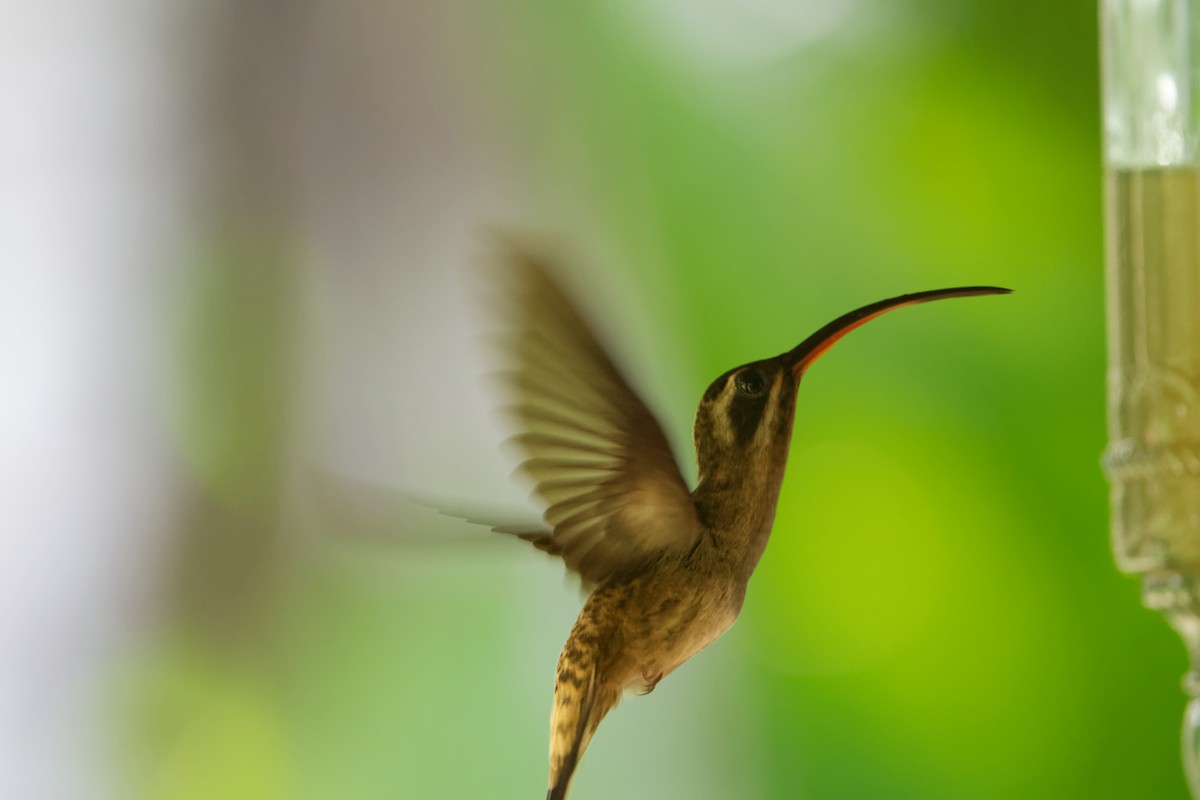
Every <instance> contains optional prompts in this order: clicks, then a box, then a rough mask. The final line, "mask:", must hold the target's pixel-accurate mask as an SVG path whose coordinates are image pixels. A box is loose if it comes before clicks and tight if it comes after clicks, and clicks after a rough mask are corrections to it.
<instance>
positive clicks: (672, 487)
mask: <svg viewBox="0 0 1200 800" xmlns="http://www.w3.org/2000/svg"><path fill="white" fill-rule="evenodd" d="M509 260H510V262H511V269H510V270H509V271H508V273H507V274H508V275H509V276H511V279H512V282H513V284H512V287H511V289H512V295H513V296H512V305H511V316H510V317H509V319H508V322H509V323H510V324H511V326H512V330H511V331H510V332H509V334H508V335H507V336H506V337H504V339H503V343H504V345H505V349H506V350H507V352H508V354H509V356H510V358H511V360H512V364H511V369H510V370H509V371H508V372H506V373H505V378H506V381H505V383H506V387H507V389H508V392H509V396H510V399H511V405H510V406H509V407H508V408H507V410H508V411H509V412H510V415H511V417H512V420H513V421H514V422H515V424H516V426H517V429H518V431H519V432H518V433H517V434H516V435H515V436H513V437H512V438H511V439H510V441H511V442H512V443H513V444H514V445H516V447H517V448H518V449H519V450H520V451H521V454H522V455H523V457H524V460H523V461H522V462H521V465H520V468H519V469H520V471H521V472H522V473H524V474H525V475H526V476H527V477H528V478H529V479H530V480H531V481H532V482H533V485H534V495H535V496H536V497H537V498H538V499H539V500H541V501H542V502H544V503H545V504H546V509H545V513H544V515H543V518H544V519H545V521H546V524H547V525H548V526H550V528H551V529H552V532H551V533H550V535H549V536H545V537H528V536H526V537H522V538H528V539H529V540H530V541H533V542H534V544H536V545H537V546H538V547H539V548H541V549H543V550H546V551H547V552H550V553H553V554H555V555H561V556H562V558H563V560H564V561H565V562H566V564H567V566H568V567H569V568H571V569H573V570H575V571H576V572H578V573H579V574H580V575H581V576H582V577H583V579H584V580H585V581H587V582H589V583H593V584H597V583H601V582H602V581H604V580H605V579H607V578H609V577H611V576H613V575H618V574H623V573H627V572H629V571H632V570H635V569H637V568H638V567H640V566H642V565H644V564H646V563H647V562H649V561H651V560H653V559H654V558H657V557H659V556H660V555H661V554H662V553H663V552H665V551H671V550H675V549H682V548H685V547H688V546H690V545H691V544H692V543H693V542H695V540H696V537H697V536H698V532H699V525H698V522H697V519H696V511H695V506H694V505H693V503H692V498H691V495H690V493H689V492H688V489H687V486H686V484H685V483H684V480H683V476H682V475H681V474H680V472H679V467H678V465H677V464H676V462H675V457H674V455H673V454H672V453H671V448H670V446H669V445H668V444H667V438H666V436H665V435H664V434H663V431H662V428H661V426H660V425H659V424H658V421H657V420H656V419H655V418H654V415H653V414H652V413H651V412H650V410H649V409H648V408H647V407H646V405H645V403H643V402H642V400H641V399H640V398H639V397H638V396H637V394H636V393H635V392H634V391H633V389H632V388H630V386H629V384H628V382H627V381H626V380H625V378H624V377H623V376H622V375H621V373H620V371H619V370H618V369H617V367H616V366H615V365H614V364H613V362H612V360H611V359H610V358H609V356H608V354H607V353H606V352H605V350H604V348H603V347H602V346H601V345H600V343H599V341H598V340H597V339H596V337H595V335H594V334H593V333H592V331H591V329H590V328H589V327H588V326H587V324H586V323H585V322H584V321H583V319H582V318H581V317H580V315H579V313H578V312H577V311H576V310H575V307H574V306H573V305H572V304H571V302H570V301H569V300H568V299H567V296H566V295H565V294H564V293H563V292H562V290H561V289H559V287H558V286H557V285H556V284H555V283H554V281H553V279H552V278H551V277H550V275H549V273H548V272H547V270H546V268H545V267H544V266H543V265H542V264H541V263H539V262H538V261H537V260H536V259H535V258H533V257H531V256H529V255H528V254H525V253H521V252H513V253H512V254H511V255H510V257H509Z"/></svg>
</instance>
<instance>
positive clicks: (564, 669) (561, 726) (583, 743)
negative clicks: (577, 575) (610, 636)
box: [546, 629, 621, 800]
mask: <svg viewBox="0 0 1200 800" xmlns="http://www.w3.org/2000/svg"><path fill="white" fill-rule="evenodd" d="M580 633H583V632H582V631H579V630H578V629H576V630H573V631H571V636H570V638H569V639H567V644H566V646H565V647H564V648H563V651H562V655H561V656H559V658H558V676H557V680H556V681H555V685H554V710H553V711H552V712H551V714H550V789H549V791H548V792H547V793H546V800H566V796H567V790H568V789H569V788H570V786H571V777H572V776H573V775H574V774H575V767H576V766H578V764H579V760H580V759H581V758H583V752H584V751H585V750H587V746H588V743H589V742H590V741H591V740H592V734H594V733H595V732H596V728H597V726H599V725H600V720H602V719H604V715H605V714H607V713H608V712H609V711H610V710H611V709H612V708H613V706H615V705H616V704H617V702H618V701H619V700H620V699H621V690H620V689H619V688H615V689H614V687H612V686H610V685H609V684H608V683H607V682H606V681H605V680H604V676H603V675H602V674H601V670H600V667H599V665H598V663H597V655H598V653H597V651H596V649H595V639H594V638H591V637H588V636H586V634H585V635H583V636H580V635H579V634H580ZM589 639H590V641H589ZM589 645H590V646H589Z"/></svg>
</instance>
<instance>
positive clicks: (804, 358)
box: [782, 286, 1012, 378]
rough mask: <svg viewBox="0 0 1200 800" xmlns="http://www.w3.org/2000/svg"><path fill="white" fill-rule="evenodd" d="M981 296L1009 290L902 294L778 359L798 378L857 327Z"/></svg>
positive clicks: (846, 317)
mask: <svg viewBox="0 0 1200 800" xmlns="http://www.w3.org/2000/svg"><path fill="white" fill-rule="evenodd" d="M985 294H1012V289H1005V288H1003V287H1001V286H958V287H955V288H952V289H932V290H930V291H927V292H914V293H913V294H902V295H900V296H899V297H891V298H888V299H887V300H880V301H878V302H876V303H871V304H869V305H865V306H863V307H862V308H856V309H855V310H853V311H850V312H848V313H845V314H842V315H841V316H840V317H838V318H837V319H835V320H834V321H833V322H830V323H829V324H828V325H825V326H823V327H822V328H821V329H820V330H818V331H817V332H816V333H814V334H812V335H811V336H809V337H808V338H807V339H805V340H804V341H803V342H801V343H800V344H798V345H796V347H794V348H792V349H791V350H789V351H788V352H786V353H784V354H783V356H782V358H783V360H784V361H785V362H786V363H787V364H789V365H790V366H791V368H792V372H793V373H794V374H795V376H796V377H797V378H799V377H800V376H801V375H803V374H804V371H805V370H807V369H808V368H809V367H810V366H812V363H813V362H814V361H816V360H817V359H818V358H820V357H821V355H822V354H823V353H824V352H825V351H826V350H828V349H829V348H830V347H833V345H834V343H835V342H837V340H838V339H841V338H842V337H843V336H845V335H846V334H847V333H849V332H850V331H852V330H854V329H855V328H857V327H858V326H860V325H864V324H866V323H868V322H870V321H871V320H873V319H875V318H876V317H878V316H881V315H883V314H886V313H887V312H889V311H891V310H893V309H896V308H901V307H903V306H911V305H916V304H917V303H927V302H929V301H930V300H945V299H947V298H951V297H976V296H979V295H985Z"/></svg>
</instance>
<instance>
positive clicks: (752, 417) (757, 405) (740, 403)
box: [725, 392, 771, 447]
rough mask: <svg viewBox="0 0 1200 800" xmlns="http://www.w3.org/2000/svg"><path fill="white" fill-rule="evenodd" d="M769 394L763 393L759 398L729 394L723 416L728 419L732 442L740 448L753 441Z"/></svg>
mask: <svg viewBox="0 0 1200 800" xmlns="http://www.w3.org/2000/svg"><path fill="white" fill-rule="evenodd" d="M770 397H771V394H770V393H769V392H765V393H763V394H762V395H760V396H759V397H746V396H745V395H740V394H735V393H731V394H730V396H729V402H728V405H726V407H725V414H726V416H727V418H728V419H729V427H730V429H731V430H732V431H733V438H734V441H735V442H736V443H737V444H738V445H741V446H743V447H744V446H746V445H749V444H750V442H751V441H753V440H754V433H755V431H757V430H758V426H759V424H760V423H761V422H762V420H763V416H764V412H765V411H766V408H767V401H768V400H769V399H770Z"/></svg>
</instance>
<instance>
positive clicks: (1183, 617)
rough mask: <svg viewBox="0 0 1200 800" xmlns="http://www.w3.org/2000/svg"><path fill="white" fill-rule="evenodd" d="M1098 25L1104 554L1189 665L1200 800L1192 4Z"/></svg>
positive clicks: (1188, 722)
mask: <svg viewBox="0 0 1200 800" xmlns="http://www.w3.org/2000/svg"><path fill="white" fill-rule="evenodd" d="M1100 17H1101V65H1102V73H1103V93H1104V103H1103V127H1104V140H1103V147H1104V161H1105V246H1106V262H1107V268H1106V275H1107V298H1108V309H1107V313H1108V435H1109V442H1108V447H1107V449H1106V451H1105V454H1104V466H1105V470H1106V471H1107V473H1108V477H1109V481H1110V483H1111V486H1112V545H1113V551H1114V555H1115V558H1116V562H1117V565H1118V566H1119V567H1120V568H1121V569H1122V570H1124V571H1126V572H1129V573H1133V574H1137V575H1139V576H1141V578H1142V581H1143V599H1144V602H1145V604H1146V606H1147V607H1149V608H1151V609H1154V610H1157V611H1161V612H1162V613H1163V614H1165V615H1166V617H1167V619H1168V621H1169V622H1170V623H1171V625H1172V626H1174V628H1175V629H1176V630H1177V631H1178V632H1179V634H1180V636H1181V637H1182V638H1183V640H1184V643H1185V645H1186V646H1187V649H1188V652H1189V655H1190V656H1191V671H1190V672H1189V673H1188V675H1187V676H1186V677H1185V678H1184V682H1183V685H1184V689H1185V691H1186V692H1187V693H1188V694H1189V695H1190V696H1191V698H1192V699H1191V701H1190V703H1189V705H1188V707H1187V711H1186V713H1185V715H1184V723H1183V760H1184V766H1185V771H1186V773H1187V777H1188V784H1189V786H1190V788H1191V792H1192V797H1193V798H1196V800H1200V0H1101V2H1100Z"/></svg>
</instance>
